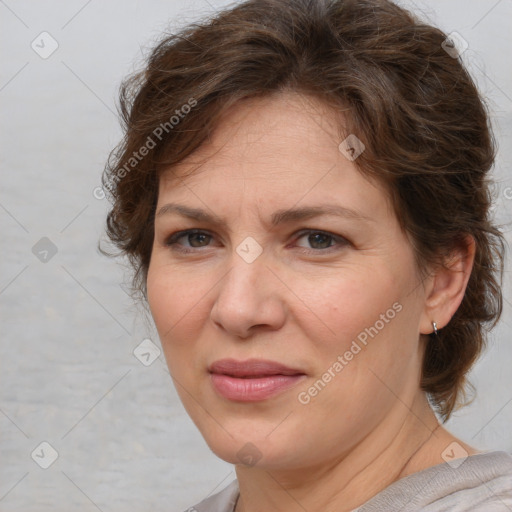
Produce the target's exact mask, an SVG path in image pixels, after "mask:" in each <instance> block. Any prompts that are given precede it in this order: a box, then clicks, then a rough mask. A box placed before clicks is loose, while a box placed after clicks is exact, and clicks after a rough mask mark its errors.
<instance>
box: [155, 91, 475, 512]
mask: <svg viewBox="0 0 512 512" xmlns="http://www.w3.org/2000/svg"><path fill="white" fill-rule="evenodd" d="M340 142H341V140H340V139H339V135H338V134H337V129H336V126H335V118H334V116H333V114H332V112H331V111H330V110H329V108H328V106H326V105H324V104H323V103H321V102H319V101H318V100H315V99H313V98H309V97H305V96H302V95H298V94H295V93H280V94H276V95H274V96H269V97H266V98H263V99H252V100H245V101H244V102H242V103H239V104H236V105H235V106H234V107H232V108H231V109H230V110H229V111H228V112H227V113H226V114H225V116H224V118H223V120H222V122H221V123H220V124H219V125H218V127H217V129H216V131H215V132H214V133H213V135H212V137H211V139H210V141H209V142H208V143H205V144H204V145H203V146H202V147H201V148H200V149H199V150H198V151H196V152H195V153H194V154H193V155H191V156H190V157H189V158H187V159H186V160H184V161H183V162H182V163H181V164H180V165H179V166H177V167H175V168H173V169H169V170H167V171H166V172H165V173H164V174H163V175H162V177H161V180H160V187H159V197H158V204H157V215H156V218H155V239H154V246H153V252H152V258H151V263H150V266H149V272H148V280H147V289H148V301H149V305H150V309H151V312H152V315H153V318H154V320H155V324H156V327H157V329H158V332H159V335H160V339H161V342H162V347H163V350H164V353H165V357H166V360H167V364H168V367H169V370H170V373H171V375H172V377H173V380H174V382H175V385H176V388H177V390H178V393H179V395H180V398H181V400H182V401H183V404H184V406H185V408H186V410H187V412H188V414H189V415H190V416H191V418H192V420H193V421H194V423H195V424H196V425H197V427H198V429H199V430H200V431H201V433H202V435H203V436H204V438H205V440H206V442H207V443H208V445H209V447H210V448H211V449H212V451H213V452H214V453H215V454H217V455H218V456H219V457H220V458H222V459H224V460H226V461H228V462H230V463H233V464H236V472H237V478H238V480H239V485H240V493H241V494H240V499H239V501H238V503H237V511H242V510H243V511H245V512H256V511H268V510H273V511H288V512H290V511H295V510H297V511H299V510H300V511H302V510H304V509H306V510H310V511H316V510H322V511H324V512H328V511H334V510H336V511H338V512H339V511H343V510H351V509H352V508H355V507H357V506H359V505H361V504H362V503H364V502H365V501H367V500H368V499H369V498H371V497H372V496H374V495H375V494H376V493H377V492H379V491H380V490H382V489H383V488H385V487H387V486H388V485H389V484H390V483H392V482H393V481H395V480H397V479H399V478H402V477H404V476H407V475H408V474H411V473H413V472H416V471H419V470H421V469H425V468H427V467H429V466H432V465H435V464H440V463H443V462H444V459H443V457H442V453H443V451H444V450H445V449H446V448H447V447H448V445H449V444H450V443H451V442H453V441H457V442H458V443H459V445H460V446H461V448H462V450H458V455H457V456H461V455H460V454H464V452H463V450H466V452H467V453H468V454H469V455H471V454H474V453H477V452H476V450H474V449H473V448H471V447H470V446H468V445H466V444H464V443H463V442H462V441H460V440H457V439H456V438H455V437H454V436H452V435H451V434H450V433H449V432H447V431H446V430H445V429H444V428H442V427H441V426H440V425H439V423H438V421H437V418H436V417H435V415H434V413H433V411H432V409H431V408H430V406H429V404H428V402H427V400H426V396H425V394H424V393H423V392H422V391H421V390H420V389H419V381H420V375H421V361H422V355H423V350H424V342H425V339H426V336H425V335H426V334H429V333H431V332H432V331H433V327H432V321H436V322H437V326H438V329H440V328H442V327H443V326H444V325H446V324H447V323H448V322H449V320H450V318H451V317H452V316H453V314H454V313H455V311H456V309H457V308H458V306H459V304H460V302H461V300H462V298H463V294H464V290H465V287H466V284H467V280H468V278H469V274H470V271H471V267H472V263H473V256H474V244H473V242H472V240H468V245H467V247H466V248H465V249H464V250H462V249H461V250H460V252H457V253H454V255H453V258H452V260H451V261H450V265H451V267H450V269H449V270H447V269H445V270H440V269H437V270H435V269H431V271H430V272H429V274H428V277H426V278H421V277H420V273H419V270H418V269H417V267H416V265H415V260H414V254H413V249H412V246H411V244H410V242H409V240H408V238H407V236H406V235H405V234H404V233H403V232H402V231H401V229H400V227H399V224H398V221H397V219H396V216H395V214H394V212H393V210H392V208H391V204H390V202H389V200H388V196H387V194H386V192H385V190H384V188H383V187H382V186H381V185H379V184H377V183H372V182H370V181H368V179H367V178H365V177H363V175H362V174H361V173H360V172H359V171H358V170H357V169H356V167H355V166H354V163H353V162H351V161H349V160H348V159H347V158H346V157H345V156H344V155H343V154H342V153H341V152H340V150H339V149H338V145H339V143H340ZM191 172H193V173H192V174H191V175H190V176H185V174H187V173H191ZM171 202H172V203H178V204H181V205H184V206H188V207H191V208H201V209H203V210H205V211H206V212H207V213H209V214H214V215H217V216H219V217H221V218H223V219H224V220H225V225H222V224H219V223H218V222H213V223H212V222H209V221H208V222H207V221H203V220H191V219H188V218H185V217H183V216H181V215H179V214H176V213H164V214H161V215H159V214H158V212H159V211H160V209H161V208H162V207H163V206H164V205H166V204H168V203H171ZM325 204H334V205H339V206H343V207H345V208H349V209H352V210H356V211H357V212H359V213H360V214H361V215H362V216H364V217H366V219H356V218H352V217H340V216H332V215H324V216H318V217H315V218H311V219H306V220H294V221H290V222H287V223H283V224H280V225H277V226H270V218H271V216H272V214H273V213H274V212H275V211H277V210H280V209H287V208H292V207H303V206H320V205H325ZM186 229H199V230H201V231H202V232H204V234H205V235H206V236H202V237H201V236H200V235H199V236H198V235H190V236H183V237H181V238H179V239H178V241H177V242H176V241H175V243H174V245H166V241H167V240H168V239H169V237H170V235H172V234H173V233H176V232H178V231H182V230H186ZM305 230H310V231H306V232H305V233H302V231H305ZM318 231H321V232H322V233H323V234H324V236H322V234H318V233H317V232H318ZM329 234H330V235H333V236H332V237H329V236H328V235H329ZM247 237H252V238H253V239H254V240H256V242H257V243H258V244H259V246H261V248H262V249H263V252H262V253H261V254H260V255H259V256H258V257H257V258H256V259H255V260H254V261H253V262H252V263H248V262H247V261H245V260H244V259H243V258H242V257H241V256H240V255H239V254H238V253H237V251H236V249H237V247H238V246H239V245H240V244H241V243H242V242H243V241H244V240H245V239H246V238H247ZM180 249H181V250H185V251H186V250H189V251H192V252H190V253H184V252H181V251H180ZM393 304H395V309H397V306H396V304H398V305H399V306H400V307H401V308H400V311H399V312H396V315H394V318H392V319H390V320H389V319H388V321H387V322H385V324H384V327H383V328H381V329H379V331H378V334H377V335H375V336H374V337H372V338H369V339H368V343H367V345H366V346H363V347H362V349H361V350H360V351H359V352H358V353H357V354H356V355H354V356H353V358H352V359H351V360H350V361H347V364H346V365H344V367H343V369H342V371H339V372H337V373H336V372H335V376H334V377H332V378H331V379H330V381H329V382H328V383H327V384H326V385H325V387H324V388H323V389H321V391H320V392H318V393H317V394H316V396H314V397H311V400H310V401H309V402H308V403H307V404H303V403H301V402H300V401H299V400H298V395H299V393H300V392H304V391H307V390H308V389H309V388H310V387H311V386H312V385H313V384H314V383H315V382H316V381H318V379H320V378H321V377H322V375H323V374H325V372H326V371H327V370H328V369H329V368H332V367H333V363H335V362H336V361H337V360H338V359H337V358H338V356H340V355H343V354H345V352H346V351H347V350H349V349H350V347H351V343H352V341H353V340H355V339H357V336H358V335H359V334H360V333H361V332H363V331H364V330H365V328H369V327H370V326H374V325H376V321H377V320H379V319H380V318H382V317H381V315H382V314H386V311H388V310H389V309H390V308H393ZM386 318H387V317H386ZM379 325H380V324H379ZM223 358H234V359H237V360H246V359H249V358H264V359H270V360H273V361H277V362H280V363H283V364H285V365H287V366H289V367H292V368H297V369H300V370H301V371H302V372H303V373H305V374H306V377H305V378H303V380H302V381H301V382H300V383H298V384H297V385H296V386H294V387H293V388H291V389H288V390H287V391H285V392H283V393H281V394H279V395H277V396H275V397H272V398H270V399H268V400H264V401H260V402H252V403H242V402H235V401H230V400H227V399H225V398H223V397H222V396H220V395H218V394H217V393H216V391H215V390H214V388H213V387H212V385H211V382H210V375H209V372H208V366H209V365H210V364H211V363H213V362H214V361H216V360H218V359H223ZM247 443H252V445H247ZM254 447H255V448H254ZM240 450H242V452H240ZM244 450H245V451H244ZM247 450H249V451H250V450H253V452H252V453H253V455H254V457H255V458H256V459H257V461H256V464H254V465H248V464H243V463H242V458H241V455H240V453H245V452H247ZM244 461H245V459H244Z"/></svg>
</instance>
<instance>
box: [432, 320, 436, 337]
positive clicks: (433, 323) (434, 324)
mask: <svg viewBox="0 0 512 512" xmlns="http://www.w3.org/2000/svg"><path fill="white" fill-rule="evenodd" d="M432 325H433V326H434V335H435V336H437V324H436V323H435V322H432Z"/></svg>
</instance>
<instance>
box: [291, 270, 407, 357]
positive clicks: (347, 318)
mask: <svg viewBox="0 0 512 512" xmlns="http://www.w3.org/2000/svg"><path fill="white" fill-rule="evenodd" d="M297 295H299V293H298V294H297ZM299 296H300V298H301V299H302V302H303V304H304V305H305V309H304V312H303V313H304V314H301V315H298V318H303V319H304V321H303V323H302V329H303V330H304V331H305V332H307V333H308V335H309V336H308V337H309V338H310V339H312V340H315V339H318V338H319V334H320V333H321V334H322V340H323V341H322V343H323V344H324V346H325V347H326V348H327V349H328V350H331V349H336V350H345V349H346V348H345V346H349V345H350V343H351V342H352V340H353V339H356V338H357V336H358V335H359V334H360V333H365V332H366V331H365V329H368V328H370V327H372V326H374V324H375V323H376V322H379V324H378V327H381V323H382V320H380V315H381V314H384V315H385V319H388V318H389V317H394V316H395V315H394V313H395V310H393V304H394V303H395V302H397V301H399V300H400V287H399V284H398V282H397V280H396V279H395V278H394V277H393V275H392V274H391V273H390V272H389V270H388V269H385V268H382V269H381V270H380V271H376V270H375V269H374V270H373V271H371V272H370V270H369V269H368V268H367V269H361V270H360V271H354V270H353V269H351V271H350V272H348V271H347V272H344V270H343V269H340V271H339V272H338V275H333V274H331V275H330V276H325V278H324V279H323V280H315V281H314V282H312V281H311V280H309V281H304V282H303V287H302V291H301V292H300V295H299ZM303 307H304V306H303ZM388 311H389V314H388V315H387V316H386V312H388ZM312 313H314V314H315V316H314V317H312ZM386 326H387V324H386ZM315 333H317V334H316V335H315ZM325 333H326V334H327V336H323V335H324V334H325ZM363 337H364V334H363Z"/></svg>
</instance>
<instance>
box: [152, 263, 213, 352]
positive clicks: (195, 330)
mask: <svg viewBox="0 0 512 512" xmlns="http://www.w3.org/2000/svg"><path fill="white" fill-rule="evenodd" d="M211 287H212V285H211V283H210V282H209V281H207V280H206V279H201V278H197V277H196V278H194V279H191V278H189V277H188V276H187V274H186V273H183V272H179V271H177V270H176V269H175V268H172V266H165V265H162V266H157V265H154V266H153V267H152V266H150V268H149V270H148V279H147V295H148V303H149V307H150V310H151V314H152V316H153V320H154V322H155V325H156V328H157V330H158V334H159V337H160V341H161V343H162V348H163V349H164V352H165V356H166V357H167V358H168V357H169V355H170V354H171V353H172V354H173V355H175V358H174V359H173V360H175V361H177V360H178V359H179V357H178V356H179V353H181V352H190V351H193V350H194V348H195V345H196V341H197V340H198V339H199V338H200V336H199V332H200V329H201V328H202V326H203V325H204V322H205V319H206V318H208V312H207V308H208V303H207V301H208V293H209V291H211ZM169 361H170V360H169Z"/></svg>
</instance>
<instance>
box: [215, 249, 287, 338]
mask: <svg viewBox="0 0 512 512" xmlns="http://www.w3.org/2000/svg"><path fill="white" fill-rule="evenodd" d="M247 244H248V246H249V250H248V251H246V252H245V253H243V252H242V255H240V254H239V253H238V252H239V251H238V250H237V251H233V255H232V258H231V261H230V270H229V272H228V273H227V274H226V275H225V276H224V278H223V279H222V280H221V282H220V283H219V289H218V294H217V297H216V300H215V303H214V305H213V307H212V312H211V318H212V320H213V321H214V322H215V323H216V324H217V325H219V326H221V327H222V328H223V329H225V330H226V331H230V332H231V333H232V334H236V335H237V336H241V337H245V336H247V335H248V333H249V330H250V329H251V327H253V326H257V325H258V326H263V325H266V326H271V327H273V328H278V327H279V326H280V325H281V324H282V322H283V321H284V308H283V304H282V300H281V299H280V297H279V286H278V283H277V282H276V279H275V276H273V275H272V272H270V270H269V269H268V268H267V262H266V261H265V258H264V257H263V256H261V255H259V256H257V257H256V258H254V259H252V258H249V259H247V258H245V257H244V254H245V255H247V254H249V253H251V251H253V248H251V245H250V244H251V242H250V241H247ZM241 245H242V244H241ZM239 247H240V246H239ZM242 248H243V249H247V247H245V246H243V245H242ZM252 256H254V252H252Z"/></svg>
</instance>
